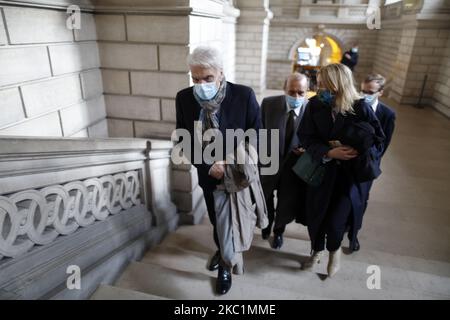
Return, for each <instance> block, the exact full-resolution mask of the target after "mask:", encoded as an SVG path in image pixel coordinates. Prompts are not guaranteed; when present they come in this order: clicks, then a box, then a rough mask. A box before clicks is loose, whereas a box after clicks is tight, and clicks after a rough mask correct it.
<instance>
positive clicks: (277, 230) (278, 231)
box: [266, 191, 286, 235]
mask: <svg viewBox="0 0 450 320" xmlns="http://www.w3.org/2000/svg"><path fill="white" fill-rule="evenodd" d="M274 198H275V196H274V191H272V192H271V193H270V194H269V195H268V196H266V206H267V217H268V218H269V225H268V226H267V229H268V230H272V225H273V223H274V221H275V222H276V219H275V201H274ZM285 229H286V225H284V224H283V225H277V223H275V226H274V228H273V233H274V234H275V235H282V234H283V233H284V230H285Z"/></svg>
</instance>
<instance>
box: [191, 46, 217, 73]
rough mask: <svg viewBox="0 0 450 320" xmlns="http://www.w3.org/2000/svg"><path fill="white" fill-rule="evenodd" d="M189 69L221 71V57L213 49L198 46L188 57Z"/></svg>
mask: <svg viewBox="0 0 450 320" xmlns="http://www.w3.org/2000/svg"><path fill="white" fill-rule="evenodd" d="M187 63H188V65H189V67H191V66H200V67H203V68H213V69H216V70H222V69H223V62H222V56H221V54H220V52H219V50H217V49H216V48H214V47H207V46H199V47H197V48H195V50H194V51H193V52H192V53H191V54H190V55H189V56H188V58H187Z"/></svg>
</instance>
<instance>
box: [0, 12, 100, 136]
mask: <svg viewBox="0 0 450 320" xmlns="http://www.w3.org/2000/svg"><path fill="white" fill-rule="evenodd" d="M66 19H67V15H66V12H65V11H63V10H53V9H39V8H27V7H16V6H13V5H11V6H9V5H2V6H0V113H1V114H2V116H1V117H0V135H18V136H64V137H68V136H73V137H106V136H107V135H108V132H107V123H106V120H105V118H106V111H105V103H104V98H103V87H102V81H101V73H100V70H99V67H100V58H99V52H98V46H97V43H96V39H97V35H96V27H95V23H94V16H93V15H92V14H89V13H83V14H82V16H81V27H82V28H81V30H70V29H68V28H67V27H66Z"/></svg>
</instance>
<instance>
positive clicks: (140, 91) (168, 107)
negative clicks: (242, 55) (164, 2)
mask: <svg viewBox="0 0 450 320" xmlns="http://www.w3.org/2000/svg"><path fill="white" fill-rule="evenodd" d="M210 2H211V5H212V7H211V6H206V5H203V6H202V7H199V8H196V7H193V8H192V9H193V10H194V11H195V12H196V14H195V15H191V11H190V10H189V9H186V8H184V7H180V6H176V5H174V6H173V7H169V6H168V7H164V9H161V8H159V9H158V8H156V7H151V6H150V7H147V8H146V9H144V10H141V11H139V12H135V10H134V9H132V8H125V9H123V8H119V9H114V8H107V9H99V10H97V11H98V14H97V15H96V23H97V29H98V35H99V36H98V40H99V50H100V60H101V67H102V75H103V84H104V90H105V103H106V112H107V117H108V124H109V134H110V136H112V137H147V138H148V137H157V138H170V136H171V134H172V131H173V130H174V129H175V121H176V115H175V97H176V94H177V92H178V91H179V90H181V89H183V88H186V87H189V86H190V85H191V79H190V76H189V74H188V72H189V70H188V66H187V64H186V57H187V55H188V54H189V53H190V52H191V51H192V50H193V49H194V48H195V47H196V46H198V45H202V44H209V45H214V46H216V47H218V48H220V49H221V50H223V51H224V53H225V58H226V60H225V61H226V62H227V63H226V65H225V73H226V75H227V77H228V78H231V80H233V78H234V67H233V66H231V65H230V63H233V61H234V60H233V59H231V58H230V57H234V51H233V46H231V47H228V46H227V45H225V44H223V41H222V37H223V34H224V33H225V30H226V31H228V32H229V31H230V30H231V31H233V28H234V25H233V23H232V21H227V22H228V23H227V26H226V28H222V13H223V6H222V4H221V3H217V2H214V1H210ZM228 37H229V38H227V39H226V40H227V41H231V42H233V39H234V38H233V35H228ZM225 48H226V49H227V50H225Z"/></svg>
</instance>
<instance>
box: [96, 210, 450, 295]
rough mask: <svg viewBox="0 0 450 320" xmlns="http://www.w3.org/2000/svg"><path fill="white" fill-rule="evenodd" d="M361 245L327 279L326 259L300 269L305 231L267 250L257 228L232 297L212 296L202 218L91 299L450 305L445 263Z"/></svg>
mask: <svg viewBox="0 0 450 320" xmlns="http://www.w3.org/2000/svg"><path fill="white" fill-rule="evenodd" d="M344 245H347V241H346V240H345V241H344ZM362 246H363V248H362V250H361V251H360V252H357V253H354V254H352V255H348V254H344V255H343V262H342V266H341V270H340V271H339V272H338V273H337V275H336V276H335V277H333V278H332V279H330V278H328V277H327V276H326V264H327V258H325V261H322V263H321V264H320V265H318V266H316V268H315V269H314V270H313V271H312V272H308V271H302V270H301V269H300V263H301V262H302V261H305V259H307V257H308V255H309V250H310V246H309V240H308V236H307V231H306V228H304V227H303V226H300V225H296V224H291V225H289V226H288V228H287V231H286V233H285V241H284V245H283V248H282V249H281V250H273V249H271V248H270V246H269V243H268V242H267V241H265V240H262V238H261V236H260V230H257V231H256V233H255V237H254V240H253V246H252V248H251V250H250V251H248V252H246V253H245V254H244V261H245V274H244V275H242V276H237V275H233V286H232V288H231V290H230V292H229V293H228V294H227V295H225V296H217V295H215V293H214V288H215V277H216V275H217V272H210V271H208V270H207V269H206V265H207V261H208V258H209V257H210V255H211V254H212V253H213V252H214V243H213V241H212V228H211V226H210V225H209V222H208V221H207V220H206V219H205V220H203V223H202V224H199V225H196V226H182V227H180V228H178V230H177V231H176V232H174V233H172V234H170V235H169V236H167V237H166V238H165V239H164V241H163V242H162V243H161V244H159V245H158V246H156V247H153V248H152V249H151V250H150V251H148V252H147V253H146V254H145V256H144V257H143V258H142V259H141V261H139V262H133V263H131V264H130V265H129V266H128V267H127V268H126V270H125V271H124V272H123V274H122V275H121V276H120V277H119V279H118V280H117V281H116V282H115V284H114V286H103V285H102V286H100V287H99V288H98V290H97V291H96V292H95V293H94V294H93V295H92V296H91V299H136V300H137V299H148V300H154V299H189V300H190V299H192V300H197V299H205V300H210V299H211V300H216V299H226V300H229V299H231V300H247V299H252V300H259V299H261V300H277V299H283V300H284V299H286V300H291V299H295V300H303V299H450V264H449V263H447V262H442V261H431V260H425V259H420V258H415V257H408V256H399V255H395V254H390V253H386V252H380V251H375V250H368V249H365V247H364V243H362ZM344 249H345V248H344ZM345 252H346V251H345V250H344V253H345ZM370 265H378V266H379V267H380V270H381V289H379V290H377V289H373V290H369V289H368V288H367V279H368V278H369V276H370V275H371V274H368V273H367V268H368V266H370Z"/></svg>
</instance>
